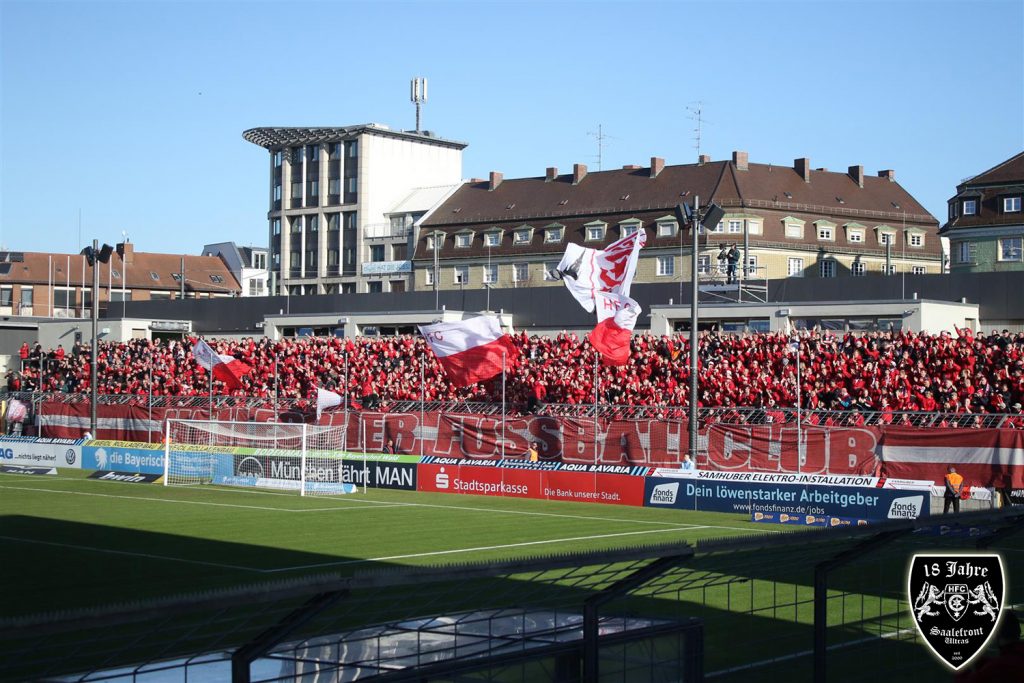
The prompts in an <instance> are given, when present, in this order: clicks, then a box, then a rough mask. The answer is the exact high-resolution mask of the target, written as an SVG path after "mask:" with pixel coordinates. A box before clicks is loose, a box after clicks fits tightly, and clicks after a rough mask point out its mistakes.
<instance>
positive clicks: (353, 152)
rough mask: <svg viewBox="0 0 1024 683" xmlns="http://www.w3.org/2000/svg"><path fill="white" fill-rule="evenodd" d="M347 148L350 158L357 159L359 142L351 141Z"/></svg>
mask: <svg viewBox="0 0 1024 683" xmlns="http://www.w3.org/2000/svg"><path fill="white" fill-rule="evenodd" d="M345 147H346V148H348V156H349V158H350V159H355V158H356V157H357V156H359V141H358V140H349V141H348V142H347V143H345Z"/></svg>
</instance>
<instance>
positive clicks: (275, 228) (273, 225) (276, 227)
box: [270, 218, 281, 235]
mask: <svg viewBox="0 0 1024 683" xmlns="http://www.w3.org/2000/svg"><path fill="white" fill-rule="evenodd" d="M270 231H271V233H273V234H274V235H280V234H281V219H280V218H275V219H274V220H272V221H270Z"/></svg>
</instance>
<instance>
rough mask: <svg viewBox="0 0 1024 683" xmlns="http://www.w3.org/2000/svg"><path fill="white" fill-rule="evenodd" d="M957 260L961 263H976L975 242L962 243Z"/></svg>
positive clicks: (958, 249)
mask: <svg viewBox="0 0 1024 683" xmlns="http://www.w3.org/2000/svg"><path fill="white" fill-rule="evenodd" d="M956 260H957V261H958V262H959V263H974V242H960V243H959V246H958V248H957V259H956Z"/></svg>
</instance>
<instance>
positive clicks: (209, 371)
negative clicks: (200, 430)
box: [206, 365, 213, 422]
mask: <svg viewBox="0 0 1024 683" xmlns="http://www.w3.org/2000/svg"><path fill="white" fill-rule="evenodd" d="M206 374H207V375H209V377H210V422H213V366H212V365H211V366H210V369H209V370H207V371H206Z"/></svg>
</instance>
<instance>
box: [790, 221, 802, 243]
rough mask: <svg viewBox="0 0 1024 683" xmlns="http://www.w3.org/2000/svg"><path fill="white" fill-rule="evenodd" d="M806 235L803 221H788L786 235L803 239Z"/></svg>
mask: <svg viewBox="0 0 1024 683" xmlns="http://www.w3.org/2000/svg"><path fill="white" fill-rule="evenodd" d="M803 236H804V226H803V224H801V223H792V222H790V223H786V237H787V238H789V239H796V240H798V239H801V238H803Z"/></svg>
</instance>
